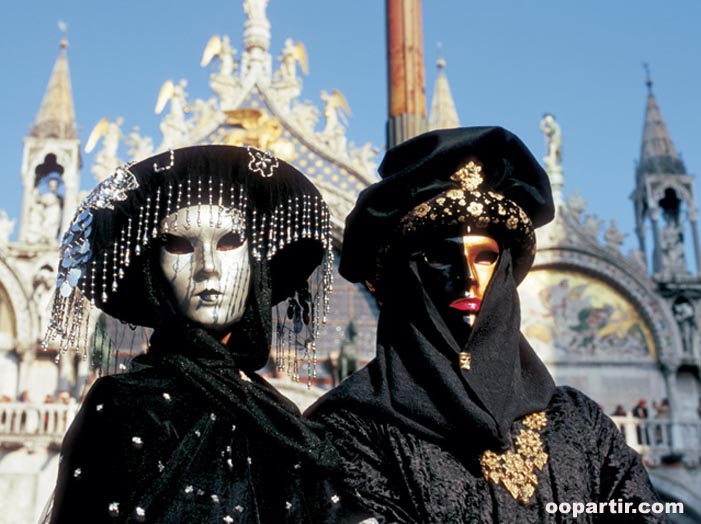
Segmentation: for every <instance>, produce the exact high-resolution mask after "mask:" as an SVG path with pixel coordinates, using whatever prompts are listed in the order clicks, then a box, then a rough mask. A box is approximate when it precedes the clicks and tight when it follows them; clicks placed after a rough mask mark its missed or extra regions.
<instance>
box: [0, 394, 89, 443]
mask: <svg viewBox="0 0 701 524" xmlns="http://www.w3.org/2000/svg"><path fill="white" fill-rule="evenodd" d="M77 408H78V406H77V404H76V403H75V401H72V402H70V403H68V404H35V403H26V402H9V403H1V404H0V446H2V447H10V448H12V447H20V446H26V447H28V448H37V447H40V446H42V447H57V446H59V445H60V444H61V440H62V439H63V435H64V434H65V432H66V430H67V429H68V426H70V424H71V422H72V421H73V418H74V417H75V414H76V411H77Z"/></svg>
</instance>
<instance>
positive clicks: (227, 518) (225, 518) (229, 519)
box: [222, 515, 234, 524]
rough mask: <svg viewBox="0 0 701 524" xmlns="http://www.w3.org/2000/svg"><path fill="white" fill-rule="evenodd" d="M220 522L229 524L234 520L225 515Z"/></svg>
mask: <svg viewBox="0 0 701 524" xmlns="http://www.w3.org/2000/svg"><path fill="white" fill-rule="evenodd" d="M222 520H223V521H224V522H226V524H231V523H232V522H233V521H234V519H232V518H231V515H227V516H226V517H224V518H223V519H222Z"/></svg>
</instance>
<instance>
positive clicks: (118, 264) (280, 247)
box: [46, 145, 332, 349]
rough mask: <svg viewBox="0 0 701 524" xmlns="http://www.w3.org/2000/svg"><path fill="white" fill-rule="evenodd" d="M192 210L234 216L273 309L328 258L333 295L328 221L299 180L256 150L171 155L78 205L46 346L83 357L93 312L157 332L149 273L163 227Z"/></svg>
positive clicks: (120, 173)
mask: <svg viewBox="0 0 701 524" xmlns="http://www.w3.org/2000/svg"><path fill="white" fill-rule="evenodd" d="M190 206H220V207H222V208H225V209H227V210H229V211H230V212H231V214H232V217H233V218H234V227H235V228H239V229H240V231H237V232H240V233H241V234H242V235H243V236H244V238H245V239H247V240H248V246H249V254H250V257H251V261H252V262H253V263H256V262H259V263H265V264H267V265H268V268H269V272H270V277H271V288H272V289H271V295H272V304H275V303H277V302H280V301H282V300H284V299H286V298H288V297H290V296H292V295H293V294H294V293H295V292H296V291H297V290H299V289H300V288H303V287H304V286H305V285H306V283H307V279H308V277H309V276H310V274H311V273H312V272H313V271H314V269H315V268H317V266H319V264H321V263H322V259H325V260H326V263H325V264H324V269H323V277H322V279H323V281H324V282H323V284H322V285H323V286H324V287H329V286H330V279H331V267H332V266H331V258H332V255H331V240H330V233H331V229H330V214H329V210H328V207H327V205H326V203H325V202H324V200H323V198H322V197H321V195H320V194H319V192H318V190H317V189H316V187H315V186H314V185H313V184H312V183H311V182H310V181H309V180H308V179H307V178H306V177H305V176H304V175H303V174H302V173H300V172H299V171H297V170H296V169H295V168H294V167H292V166H291V165H289V164H287V163H286V162H284V161H282V160H280V159H278V158H276V157H274V156H273V155H271V154H270V153H268V152H263V151H259V150H257V149H254V148H250V147H235V146H219V145H204V146H194V147H187V148H183V149H177V150H170V151H166V152H164V153H161V154H158V155H155V156H154V157H151V158H148V159H146V160H143V161H140V162H138V163H133V164H127V165H125V166H122V167H120V168H118V169H117V170H116V172H115V173H114V175H112V176H111V177H109V178H107V179H106V180H104V181H103V182H101V183H100V184H99V185H98V186H97V187H96V188H95V189H94V190H93V191H92V192H91V193H90V194H89V195H88V196H87V198H86V199H85V200H84V201H83V202H82V203H81V204H80V206H79V208H78V210H77V212H76V215H75V217H74V219H73V221H72V223H71V225H70V227H69V228H68V230H67V231H66V233H65V235H64V237H63V240H62V242H61V248H60V250H61V262H60V267H59V271H58V277H57V290H56V295H55V300H54V305H53V310H52V319H51V323H50V326H49V331H48V333H47V336H46V341H47V342H48V341H50V340H51V339H59V341H60V344H61V347H62V348H64V349H65V348H67V347H75V348H77V347H78V343H79V341H80V337H81V331H82V330H84V329H87V325H85V324H86V322H85V319H86V316H87V312H88V311H87V310H88V309H89V306H91V305H92V306H96V307H98V308H100V309H101V310H103V311H105V312H106V313H108V314H109V315H111V316H113V317H115V318H117V319H119V320H121V321H123V322H127V323H130V324H135V325H139V326H146V327H153V326H154V325H155V322H156V319H155V318H153V317H154V310H153V307H151V306H150V305H149V301H148V300H147V299H146V297H145V295H144V294H145V293H146V287H145V286H144V285H143V278H144V269H145V264H147V263H148V261H149V260H150V259H151V258H152V253H153V250H154V249H155V247H157V246H160V243H159V242H158V241H157V239H158V238H159V237H160V235H161V233H163V231H161V227H160V225H161V221H162V220H163V218H165V217H166V216H168V215H170V214H172V213H175V212H176V211H178V210H179V209H182V208H185V207H190ZM191 220H192V221H193V222H194V221H196V220H199V214H197V213H195V214H193V216H192V219H191ZM187 226H188V224H181V225H180V227H187ZM324 300H326V299H324ZM324 307H325V306H324Z"/></svg>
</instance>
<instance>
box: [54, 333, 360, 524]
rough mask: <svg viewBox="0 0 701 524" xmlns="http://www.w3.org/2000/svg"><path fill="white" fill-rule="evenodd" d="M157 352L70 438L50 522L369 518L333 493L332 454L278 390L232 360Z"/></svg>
mask: <svg viewBox="0 0 701 524" xmlns="http://www.w3.org/2000/svg"><path fill="white" fill-rule="evenodd" d="M161 340H165V339H161ZM181 347H182V344H181ZM154 348H158V346H155V345H154ZM159 349H163V351H156V352H155V354H154V355H148V356H145V357H139V358H137V359H136V361H135V367H134V370H133V371H131V372H129V373H125V374H122V375H114V376H107V377H103V378H101V379H99V380H97V382H96V383H95V384H94V385H93V387H92V388H91V390H90V393H89V395H88V397H87V399H86V400H85V402H84V404H83V406H82V408H81V410H80V412H79V414H78V416H77V418H76V420H75V421H74V423H73V424H72V425H71V428H70V430H69V431H68V433H67V435H66V437H65V439H64V444H63V449H62V458H61V464H60V469H59V478H58V483H57V487H56V492H55V502H54V508H53V511H52V516H51V520H50V522H51V523H53V524H59V523H60V524H63V523H78V522H90V523H102V522H104V523H108V522H109V523H116V522H119V523H122V522H129V523H132V522H152V523H163V524H170V523H193V524H194V523H202V522H218V523H220V522H237V523H238V522H245V523H257V524H258V523H259V524H267V523H277V522H289V523H298V522H299V523H307V522H308V523H317V522H319V523H322V522H323V523H325V522H354V523H355V522H359V521H361V520H362V518H364V517H365V516H368V515H369V513H368V514H367V515H366V514H365V513H362V512H361V513H360V514H359V513H357V512H356V510H355V509H354V501H353V500H351V498H350V497H348V496H346V495H344V493H343V492H341V491H338V490H335V489H334V487H333V483H332V482H331V481H330V480H329V478H330V477H329V475H328V472H327V471H326V470H324V469H323V467H322V468H320V467H319V464H322V465H323V464H324V461H325V460H328V458H329V457H330V456H332V453H331V454H330V455H328V456H324V451H323V449H325V448H324V445H323V443H320V441H318V440H317V441H316V442H313V440H314V438H313V437H310V435H309V434H307V435H300V434H299V424H296V423H295V422H294V419H295V418H297V417H298V416H299V414H298V413H297V412H296V408H295V407H294V406H293V405H291V403H290V402H289V401H287V400H286V399H284V398H282V397H281V396H280V395H279V393H277V391H276V390H275V389H274V388H273V387H272V386H270V385H269V384H267V383H266V382H265V381H264V380H263V379H261V378H260V377H257V376H256V375H251V378H252V382H250V383H249V382H245V381H243V380H242V379H241V378H240V376H239V372H238V370H237V369H236V368H235V367H233V366H232V365H231V361H230V360H228V359H226V358H218V357H212V358H196V357H195V358H193V357H192V356H191V355H187V356H186V355H185V354H183V352H178V351H177V347H174V346H169V347H166V348H159ZM211 376H215V377H216V379H215V380H212V378H211ZM212 383H214V384H216V385H217V387H216V388H212V387H211V384H212ZM251 399H254V401H251ZM252 404H253V405H252ZM263 406H267V409H266V408H265V407H263ZM258 410H261V411H258ZM271 413H272V414H271ZM286 418H287V419H289V421H290V422H288V423H286V422H285V419H286ZM281 440H284V441H287V443H288V445H281ZM304 446H309V448H306V449H305V448H304ZM326 449H330V448H326ZM312 458H313V460H312ZM137 508H140V509H137ZM141 510H142V512H140V511H141ZM227 518H228V519H231V520H227Z"/></svg>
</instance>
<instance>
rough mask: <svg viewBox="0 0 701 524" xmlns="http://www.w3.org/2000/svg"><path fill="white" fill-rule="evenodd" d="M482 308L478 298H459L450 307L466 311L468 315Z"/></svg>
mask: <svg viewBox="0 0 701 524" xmlns="http://www.w3.org/2000/svg"><path fill="white" fill-rule="evenodd" d="M481 306H482V301H481V300H480V299H479V298H468V297H465V298H459V299H457V300H454V301H453V302H451V304H450V307H452V308H453V309H458V310H460V311H468V312H470V313H476V312H478V311H479V310H480V307H481Z"/></svg>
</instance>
